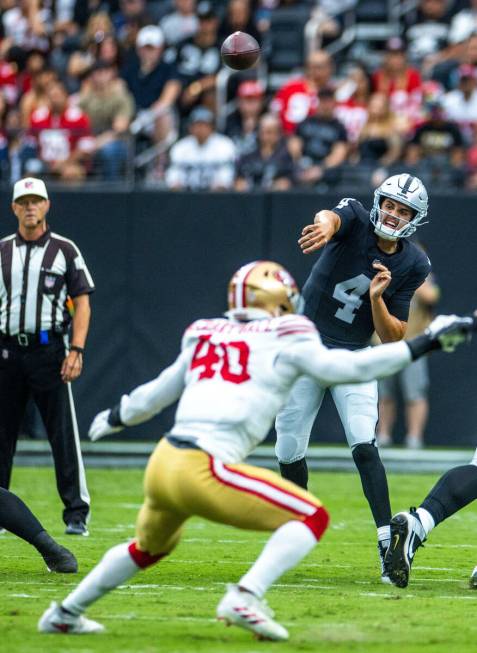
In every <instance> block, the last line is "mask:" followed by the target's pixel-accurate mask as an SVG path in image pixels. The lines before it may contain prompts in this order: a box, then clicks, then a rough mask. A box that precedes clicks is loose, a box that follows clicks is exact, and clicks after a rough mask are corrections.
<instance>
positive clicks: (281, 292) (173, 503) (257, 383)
mask: <svg viewBox="0 0 477 653" xmlns="http://www.w3.org/2000/svg"><path fill="white" fill-rule="evenodd" d="M298 298H299V294H298V290H297V287H296V284H295V282H294V281H293V279H292V278H291V276H290V275H289V274H288V273H287V272H286V270H284V269H283V268H282V267H281V266H280V265H278V264H276V263H272V262H266V261H265V262H264V261H260V262H255V263H250V264H248V265H246V266H244V267H243V268H241V269H240V270H239V271H238V272H237V273H236V274H235V275H234V277H233V278H232V280H231V283H230V286H229V307H230V310H229V312H228V313H227V314H226V316H227V317H226V319H212V320H198V321H197V322H194V323H193V324H192V326H191V327H189V329H187V331H186V332H185V334H184V337H183V342H182V352H181V354H180V355H179V357H178V358H177V359H176V361H175V362H174V363H173V364H172V365H171V366H170V367H168V368H167V369H165V370H164V371H163V372H162V374H160V375H159V377H158V378H156V379H154V380H153V381H151V382H150V383H146V384H145V385H142V386H140V387H138V388H136V390H134V391H133V392H132V393H131V394H130V395H124V396H123V397H122V398H121V400H120V402H119V404H118V405H117V406H115V407H114V408H112V409H111V410H105V411H102V412H101V413H99V414H98V415H97V416H96V418H95V419H94V421H93V424H92V425H91V428H90V431H89V434H90V437H91V438H92V439H93V440H96V439H98V438H100V437H103V436H104V435H108V434H110V433H115V432H117V431H119V430H121V429H122V428H124V427H125V426H126V425H127V426H132V425H134V424H139V423H140V422H144V421H145V420H148V419H150V418H151V417H152V416H153V415H156V414H157V413H159V412H160V411H161V410H162V409H163V408H164V407H165V406H168V405H169V404H171V403H173V402H174V401H176V400H177V399H178V398H179V397H180V402H179V407H178V409H177V413H176V418H175V424H174V427H173V429H172V431H171V432H170V433H169V434H168V435H167V436H166V437H165V438H163V439H162V440H161V441H160V443H159V444H158V446H157V448H156V450H155V451H154V453H153V454H152V456H151V458H150V460H149V463H148V466H147V469H146V475H145V484H144V487H145V495H146V496H145V500H144V504H143V506H142V508H141V510H140V513H139V516H138V520H137V527H136V539H135V540H134V541H133V542H132V543H131V544H128V543H125V544H120V545H118V546H116V547H114V548H112V549H111V550H110V551H108V552H107V553H106V555H105V556H104V558H103V559H102V561H101V562H100V563H99V564H98V566H97V567H96V568H95V569H93V571H91V573H90V574H89V575H88V576H86V578H84V579H83V581H82V582H81V583H80V585H79V586H78V587H77V588H76V589H75V590H74V591H73V592H72V593H71V594H70V595H69V596H68V597H67V598H66V599H65V600H64V601H63V602H62V603H61V604H60V605H57V604H56V603H53V604H52V605H51V606H50V608H49V609H48V610H46V612H45V613H44V614H43V616H42V617H41V619H40V621H39V624H38V627H39V630H40V631H42V632H51V633H67V632H69V633H94V632H100V631H102V630H103V626H101V625H100V624H98V623H96V622H94V621H92V620H90V619H87V618H86V617H84V616H83V612H84V611H85V610H86V608H87V607H88V606H89V605H91V604H92V603H93V602H94V601H96V600H97V599H99V598H100V597H101V596H103V594H105V593H106V592H108V591H109V590H111V589H113V588H115V587H117V586H118V585H120V584H122V583H124V582H126V581H127V580H128V579H130V578H131V577H132V576H134V574H136V573H137V572H138V571H139V570H140V569H144V568H146V567H148V566H150V565H152V564H154V563H155V562H157V561H158V560H160V559H161V558H163V557H164V556H165V555H168V554H169V553H171V552H172V550H173V549H174V547H175V546H176V545H177V543H178V542H179V539H180V537H181V531H182V527H183V524H184V522H185V521H186V520H187V519H189V517H192V516H193V515H197V516H200V517H203V518H206V519H209V520H212V521H215V522H219V523H222V524H228V525H231V526H236V527H238V528H243V529H252V530H260V531H274V533H273V535H272V536H271V538H270V539H269V541H268V542H267V544H266V545H265V548H264V549H263V551H262V553H261V555H260V556H259V558H258V559H257V561H256V562H255V564H254V565H253V566H252V568H251V569H250V570H249V571H248V572H247V573H246V574H245V575H244V576H243V577H242V578H241V579H240V581H239V583H238V584H237V585H230V586H229V587H228V590H227V592H226V594H225V596H224V597H223V599H222V600H221V601H220V603H219V605H218V608H217V616H218V618H219V619H222V620H224V621H226V622H228V623H232V624H236V625H237V626H240V627H242V628H245V629H248V630H251V631H253V632H254V633H255V635H257V636H258V637H260V638H266V639H274V640H284V639H287V638H288V633H287V631H286V629H285V628H284V627H283V626H281V625H280V624H278V623H277V622H276V621H274V620H273V613H272V612H271V611H270V610H269V609H268V608H267V606H266V604H265V603H264V601H263V595H264V594H265V592H266V590H267V589H268V588H269V587H270V585H271V584H272V583H273V582H274V581H275V580H276V579H277V578H279V577H280V576H281V575H282V574H283V573H284V572H285V571H287V570H288V569H291V568H292V567H294V566H295V565H296V564H297V563H298V562H300V560H302V558H303V557H304V556H305V555H307V554H308V553H309V552H310V551H311V550H312V549H313V547H314V546H315V544H316V543H317V541H318V540H319V539H320V538H321V536H322V535H323V533H324V531H325V529H326V527H327V525H328V513H327V512H326V510H325V508H324V507H323V506H322V505H321V503H320V501H319V500H318V499H316V498H315V497H314V496H313V495H312V494H310V493H309V492H307V491H306V490H303V489H302V488H299V487H298V486H297V485H295V484H293V483H291V482H289V481H286V480H284V479H282V478H280V477H279V476H278V475H277V474H275V473H273V472H271V471H268V470H264V469H260V468H258V467H251V466H249V465H244V464H242V461H243V460H244V459H245V458H246V457H247V455H248V454H249V453H250V452H251V451H252V450H253V449H254V448H255V447H256V445H257V444H258V443H259V442H261V441H262V440H263V439H264V438H265V436H266V434H267V432H268V430H269V428H270V426H271V424H272V421H273V419H274V416H275V415H276V413H277V411H278V409H279V408H280V407H281V406H282V405H283V403H284V402H285V400H286V398H287V396H288V393H289V391H290V388H291V387H292V385H293V383H294V382H295V380H296V379H297V377H298V376H300V375H302V374H309V375H311V376H313V377H314V378H315V379H317V380H318V381H319V382H320V383H321V384H322V385H329V384H332V383H340V382H353V381H354V382H356V381H365V380H370V379H372V378H374V377H376V376H382V375H385V374H393V373H395V372H396V371H398V370H400V369H402V368H403V367H405V366H406V365H407V364H409V363H410V362H411V360H413V359H414V358H417V357H419V356H421V355H422V354H423V353H425V352H426V351H428V350H430V349H431V348H434V347H439V346H440V345H442V344H444V345H446V346H448V345H450V344H457V342H458V341H462V340H464V339H465V335H464V334H463V332H464V331H466V330H468V329H469V328H470V325H472V320H471V319H470V318H457V317H456V316H449V317H443V316H441V317H439V318H436V320H435V321H434V322H433V323H432V324H431V325H430V327H429V329H428V332H427V333H426V335H422V336H419V337H417V338H415V339H414V340H413V341H410V342H409V343H405V342H399V343H394V344H390V345H383V346H381V347H376V348H375V349H373V350H368V351H362V352H349V351H338V350H328V349H326V348H325V347H324V346H323V345H322V343H321V340H320V337H319V335H318V332H317V330H316V328H315V326H314V324H313V323H312V322H310V321H309V320H308V319H307V318H306V317H303V316H295V315H289V314H290V313H293V312H294V311H295V307H296V304H297V300H298ZM449 339H451V340H449ZM451 341H452V343H451Z"/></svg>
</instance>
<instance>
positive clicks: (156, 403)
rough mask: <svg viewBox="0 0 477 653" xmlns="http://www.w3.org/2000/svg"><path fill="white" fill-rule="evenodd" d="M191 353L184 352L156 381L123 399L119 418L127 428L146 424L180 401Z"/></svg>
mask: <svg viewBox="0 0 477 653" xmlns="http://www.w3.org/2000/svg"><path fill="white" fill-rule="evenodd" d="M190 353H191V352H190V349H187V350H185V351H183V352H182V353H181V354H180V356H178V358H177V359H176V360H175V362H174V363H173V364H172V365H170V366H169V367H166V369H165V370H164V371H163V372H161V374H160V375H159V376H158V377H157V378H156V379H154V380H152V381H149V383H145V384H144V385H140V386H138V387H137V388H136V389H135V390H133V391H132V392H131V394H129V395H123V396H122V397H121V404H120V411H119V412H120V415H119V416H120V419H121V422H122V423H123V424H124V425H125V426H134V425H135V424H141V423H142V422H146V421H147V420H149V419H151V418H152V417H154V415H157V414H158V413H160V412H161V410H163V409H164V408H166V407H167V406H170V405H171V404H172V403H174V401H177V399H179V397H180V396H181V394H182V391H183V390H184V387H185V380H184V379H185V373H186V371H187V367H188V363H189V360H190Z"/></svg>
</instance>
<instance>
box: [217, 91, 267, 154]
mask: <svg viewBox="0 0 477 653" xmlns="http://www.w3.org/2000/svg"><path fill="white" fill-rule="evenodd" d="M264 109H265V89H264V88H263V84H261V83H260V82H258V81H255V80H247V81H244V82H241V84H240V85H239V87H238V89H237V109H236V110H235V111H234V112H233V113H231V114H230V115H229V116H228V118H227V124H226V126H225V133H226V134H227V136H230V138H231V139H232V140H233V142H234V143H235V147H236V149H237V156H242V155H243V154H248V153H249V152H251V151H252V150H254V149H255V147H256V145H257V131H258V122H259V119H260V116H261V115H262V113H263V112H264Z"/></svg>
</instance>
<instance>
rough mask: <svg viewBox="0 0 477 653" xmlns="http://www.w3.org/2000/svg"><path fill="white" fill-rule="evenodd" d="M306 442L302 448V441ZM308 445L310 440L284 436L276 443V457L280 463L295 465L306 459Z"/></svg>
mask: <svg viewBox="0 0 477 653" xmlns="http://www.w3.org/2000/svg"><path fill="white" fill-rule="evenodd" d="M303 439H304V440H305V443H304V446H302V444H301V442H300V440H303ZM307 444H308V438H307V437H305V438H295V437H293V436H292V435H282V436H281V437H279V438H277V441H276V443H275V455H276V457H277V458H278V462H280V463H285V464H290V463H294V462H295V461H296V460H300V458H304V457H305V453H306V449H307V446H306V445H307Z"/></svg>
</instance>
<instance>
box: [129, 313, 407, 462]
mask: <svg viewBox="0 0 477 653" xmlns="http://www.w3.org/2000/svg"><path fill="white" fill-rule="evenodd" d="M410 360H411V356H410V350H409V347H408V346H407V345H406V343H404V342H399V343H393V344H391V345H385V346H383V347H376V348H374V349H372V350H368V351H363V352H350V351H345V350H337V349H334V350H329V349H327V348H326V347H324V346H323V344H322V343H321V340H320V337H319V335H318V332H317V331H316V328H315V326H314V325H313V323H312V322H310V320H308V319H307V318H306V317H303V316H300V315H288V316H283V317H277V318H271V319H267V318H263V319H259V320H252V321H250V322H237V321H235V320H233V319H222V318H217V319H212V320H198V321H197V322H194V323H193V324H192V325H191V326H190V327H189V329H187V331H186V332H185V334H184V337H183V343H182V352H181V354H180V356H179V357H178V358H177V360H176V362H175V363H174V364H173V365H172V366H171V367H169V368H168V369H167V370H165V371H164V372H163V373H162V374H161V375H160V376H159V377H158V378H157V379H155V380H154V381H151V382H150V383H149V384H146V385H144V386H142V387H139V388H137V389H136V390H135V391H134V392H133V393H131V395H129V396H124V397H123V398H122V400H121V409H120V414H121V419H122V421H123V423H125V424H136V423H139V422H141V421H144V420H145V419H147V418H148V417H150V416H152V415H153V414H155V413H157V412H159V411H160V410H161V409H162V408H163V407H164V406H165V405H169V404H170V403H172V401H174V400H175V399H177V398H178V396H180V395H182V396H181V399H180V402H179V406H178V409H177V413H176V418H175V424H174V427H173V429H172V435H174V436H175V437H177V438H184V439H186V440H189V441H193V442H194V443H195V444H196V445H197V446H198V447H200V448H201V449H203V450H204V451H207V452H208V453H210V454H211V455H213V456H216V457H218V458H219V459H220V460H222V461H224V462H226V463H236V462H240V461H242V460H244V459H245V458H246V456H247V455H248V454H249V453H250V452H251V451H252V450H253V449H254V448H255V447H256V446H257V444H259V443H260V442H261V441H262V440H263V439H264V438H265V437H266V435H267V433H268V431H269V429H270V427H271V425H272V423H273V420H274V419H275V416H276V414H277V412H278V410H279V409H280V408H281V407H282V406H283V405H284V403H285V402H286V400H287V398H288V395H289V393H290V390H291V388H292V386H293V384H294V382H295V380H296V379H297V378H298V377H299V376H301V375H303V374H307V375H310V376H312V377H314V378H316V379H317V380H318V381H320V383H322V384H323V385H331V384H335V383H343V382H349V383H353V382H358V381H368V380H371V379H372V378H376V376H382V375H387V374H393V373H395V372H397V371H399V370H400V369H402V368H403V367H404V366H405V365H406V364H407V363H409V362H410Z"/></svg>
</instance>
